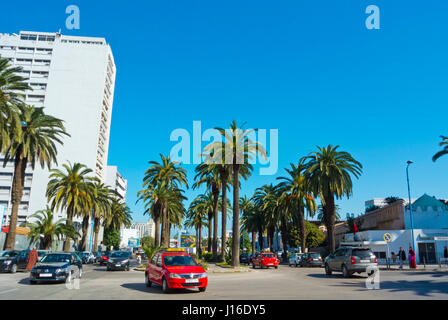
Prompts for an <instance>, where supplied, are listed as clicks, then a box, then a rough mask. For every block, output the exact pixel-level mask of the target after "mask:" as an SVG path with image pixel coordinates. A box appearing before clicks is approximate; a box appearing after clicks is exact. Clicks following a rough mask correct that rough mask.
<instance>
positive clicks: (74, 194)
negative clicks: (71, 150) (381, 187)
mask: <svg viewBox="0 0 448 320" xmlns="http://www.w3.org/2000/svg"><path fill="white" fill-rule="evenodd" d="M63 168H64V169H65V170H59V169H53V170H51V171H50V172H51V174H50V181H49V183H48V185H47V197H48V201H49V203H50V206H47V208H46V209H45V210H41V211H37V212H36V213H35V214H33V215H31V216H30V217H29V220H30V221H31V220H34V221H31V222H28V223H25V224H23V226H26V227H29V228H30V230H31V231H30V234H29V235H28V236H29V238H31V239H32V240H33V241H36V240H39V239H40V240H41V246H42V247H43V249H50V248H51V246H52V244H53V242H54V240H55V239H58V240H59V239H61V238H65V241H64V247H63V249H64V251H70V247H71V245H70V241H71V240H76V239H77V238H78V237H79V233H78V231H77V230H76V229H75V228H74V226H73V218H75V217H81V218H82V223H81V241H80V245H79V248H78V249H79V250H81V251H85V250H86V249H87V231H88V228H89V224H90V220H91V219H93V221H94V223H93V229H94V243H93V251H97V250H98V234H99V231H100V227H101V225H103V226H104V227H105V228H113V229H115V230H119V229H120V228H121V226H126V227H127V226H130V225H131V222H132V218H131V212H130V210H129V208H128V207H127V206H126V204H125V203H124V202H123V201H122V200H121V199H120V198H119V197H118V195H117V194H116V192H115V191H114V190H112V189H111V188H110V187H108V186H106V185H104V184H103V183H101V182H100V180H99V179H98V178H96V177H92V176H91V173H92V170H91V169H89V168H88V167H87V166H85V165H83V164H80V163H74V164H73V165H72V164H70V163H68V164H64V165H63ZM60 209H63V210H65V211H66V212H67V217H66V218H64V219H59V220H57V221H54V220H55V219H54V211H57V210H60Z"/></svg>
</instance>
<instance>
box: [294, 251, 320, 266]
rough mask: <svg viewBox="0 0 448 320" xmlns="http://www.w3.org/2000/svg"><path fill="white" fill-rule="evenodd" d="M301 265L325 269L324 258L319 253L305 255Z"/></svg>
mask: <svg viewBox="0 0 448 320" xmlns="http://www.w3.org/2000/svg"><path fill="white" fill-rule="evenodd" d="M299 265H300V266H301V267H323V261H322V257H321V256H320V253H317V252H307V253H304V254H303V256H302V258H301V259H300V262H299Z"/></svg>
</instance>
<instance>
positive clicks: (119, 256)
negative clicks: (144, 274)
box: [107, 251, 131, 271]
mask: <svg viewBox="0 0 448 320" xmlns="http://www.w3.org/2000/svg"><path fill="white" fill-rule="evenodd" d="M130 258H131V255H130V254H129V252H127V251H115V252H113V253H112V254H111V255H110V256H109V259H108V260H107V271H110V270H126V271H129V270H130V267H129V266H130V265H129V259H130Z"/></svg>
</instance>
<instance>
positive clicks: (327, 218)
mask: <svg viewBox="0 0 448 320" xmlns="http://www.w3.org/2000/svg"><path fill="white" fill-rule="evenodd" d="M243 126H244V124H243ZM243 126H241V127H238V126H237V124H236V122H235V121H233V122H232V123H231V124H230V128H229V129H227V130H225V129H223V128H215V129H216V130H217V131H218V132H219V133H220V135H221V137H222V141H219V142H213V143H211V144H209V145H207V146H206V147H205V148H204V150H203V154H202V156H203V157H204V159H205V161H204V162H203V163H201V164H200V165H198V166H197V167H196V169H195V172H196V176H195V182H194V184H193V189H196V188H199V187H201V186H205V188H206V192H205V193H203V194H200V195H199V196H197V197H196V198H195V199H194V200H193V201H192V202H191V204H190V206H189V208H188V210H185V208H184V206H183V204H182V202H183V200H185V197H183V195H182V193H183V190H181V189H179V187H180V186H181V185H185V186H186V187H188V184H187V180H186V175H185V170H184V169H183V168H181V167H180V165H179V164H177V163H174V162H172V161H171V160H170V159H169V157H164V156H161V159H162V162H161V163H157V162H150V164H151V167H150V168H149V169H148V170H147V171H146V173H145V178H144V183H143V186H144V189H143V190H141V191H140V192H139V194H138V195H139V200H143V201H144V202H145V205H146V211H145V212H146V213H149V214H151V215H152V217H153V218H154V221H155V222H156V241H158V234H157V232H158V229H159V219H160V217H162V237H161V240H160V242H161V245H162V246H168V245H169V242H167V241H165V242H163V239H168V237H169V232H170V228H171V225H172V224H173V222H172V220H173V218H174V217H178V216H182V215H183V214H184V213H185V217H186V220H185V223H184V226H187V227H193V228H194V229H195V230H196V235H197V238H198V239H201V232H202V228H203V227H208V239H209V240H208V248H209V250H210V248H211V251H212V252H213V258H214V260H222V261H224V260H225V252H226V248H225V246H226V222H227V213H228V210H231V211H232V212H233V214H232V224H233V225H232V239H233V240H232V248H231V252H239V243H240V232H241V231H242V230H246V231H248V232H250V233H252V239H253V244H252V245H253V246H254V243H255V240H254V239H255V237H256V234H258V238H259V241H260V247H261V248H262V247H263V244H262V243H261V241H262V239H263V234H265V233H266V234H267V235H268V244H269V246H270V247H272V242H273V237H274V233H275V231H276V230H280V231H281V234H282V241H283V243H284V244H285V245H284V248H286V243H287V240H288V239H287V230H288V225H289V224H291V223H296V224H297V225H298V226H299V227H300V231H301V238H302V239H301V240H302V241H301V242H302V243H303V244H304V243H306V230H305V211H306V215H310V216H312V215H314V213H315V212H316V211H317V208H318V207H317V204H316V199H317V198H319V199H320V202H321V207H322V215H323V220H324V223H325V225H326V226H327V230H328V244H329V250H330V251H331V252H334V250H335V241H334V224H335V216H336V205H335V200H336V199H339V198H341V197H343V196H346V197H350V196H351V194H352V190H353V183H352V176H353V177H355V178H358V177H359V176H360V174H361V172H362V165H361V163H359V162H358V161H356V160H355V159H354V158H353V157H352V156H351V155H350V154H349V153H347V152H344V151H339V146H332V145H329V146H327V147H322V148H318V150H317V151H316V152H312V153H310V154H309V155H308V156H306V157H303V158H301V159H300V160H299V161H298V164H291V167H290V168H288V169H286V173H287V176H285V177H280V178H278V180H279V183H278V184H276V185H273V184H270V185H264V186H262V187H260V188H258V189H256V192H255V194H254V195H253V197H251V198H250V199H248V198H247V197H243V198H241V199H240V197H239V189H240V187H241V185H240V178H242V179H244V180H246V179H247V178H248V177H249V176H250V175H251V173H252V170H253V167H252V165H251V164H250V163H249V162H250V161H249V160H253V159H254V158H255V157H262V158H265V157H266V150H265V149H264V147H263V146H262V145H261V144H260V143H258V142H256V141H252V140H251V139H250V136H251V133H252V132H253V130H244V129H243ZM229 159H230V160H231V161H229ZM226 160H227V161H226ZM230 186H232V189H233V201H232V204H233V205H232V206H231V205H230V203H229V201H228V199H227V191H229V189H230ZM165 189H166V190H165ZM164 192H167V193H168V194H169V193H170V192H171V193H174V194H177V196H175V197H174V198H171V197H170V196H168V195H164ZM164 208H165V209H166V208H168V209H169V208H173V209H172V210H171V214H168V215H166V213H164ZM174 208H176V210H174ZM240 210H241V212H242V214H241V215H240ZM165 211H166V210H165ZM219 212H221V226H222V232H221V236H222V241H221V244H222V248H221V256H220V257H218V252H217V243H218V218H219ZM164 217H165V218H164ZM163 219H165V222H163ZM166 223H169V225H168V226H167V225H165V224H166ZM165 232H167V233H168V236H167V237H164V233H165ZM160 242H159V243H160ZM199 243H200V241H197V244H198V251H200V245H199ZM231 264H232V265H233V266H237V265H239V254H232V260H231Z"/></svg>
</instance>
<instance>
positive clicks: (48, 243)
mask: <svg viewBox="0 0 448 320" xmlns="http://www.w3.org/2000/svg"><path fill="white" fill-rule="evenodd" d="M52 244H53V239H52V237H51V236H49V237H45V238H44V241H43V243H42V246H41V247H42V248H43V249H44V250H50V249H51V245H52Z"/></svg>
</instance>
